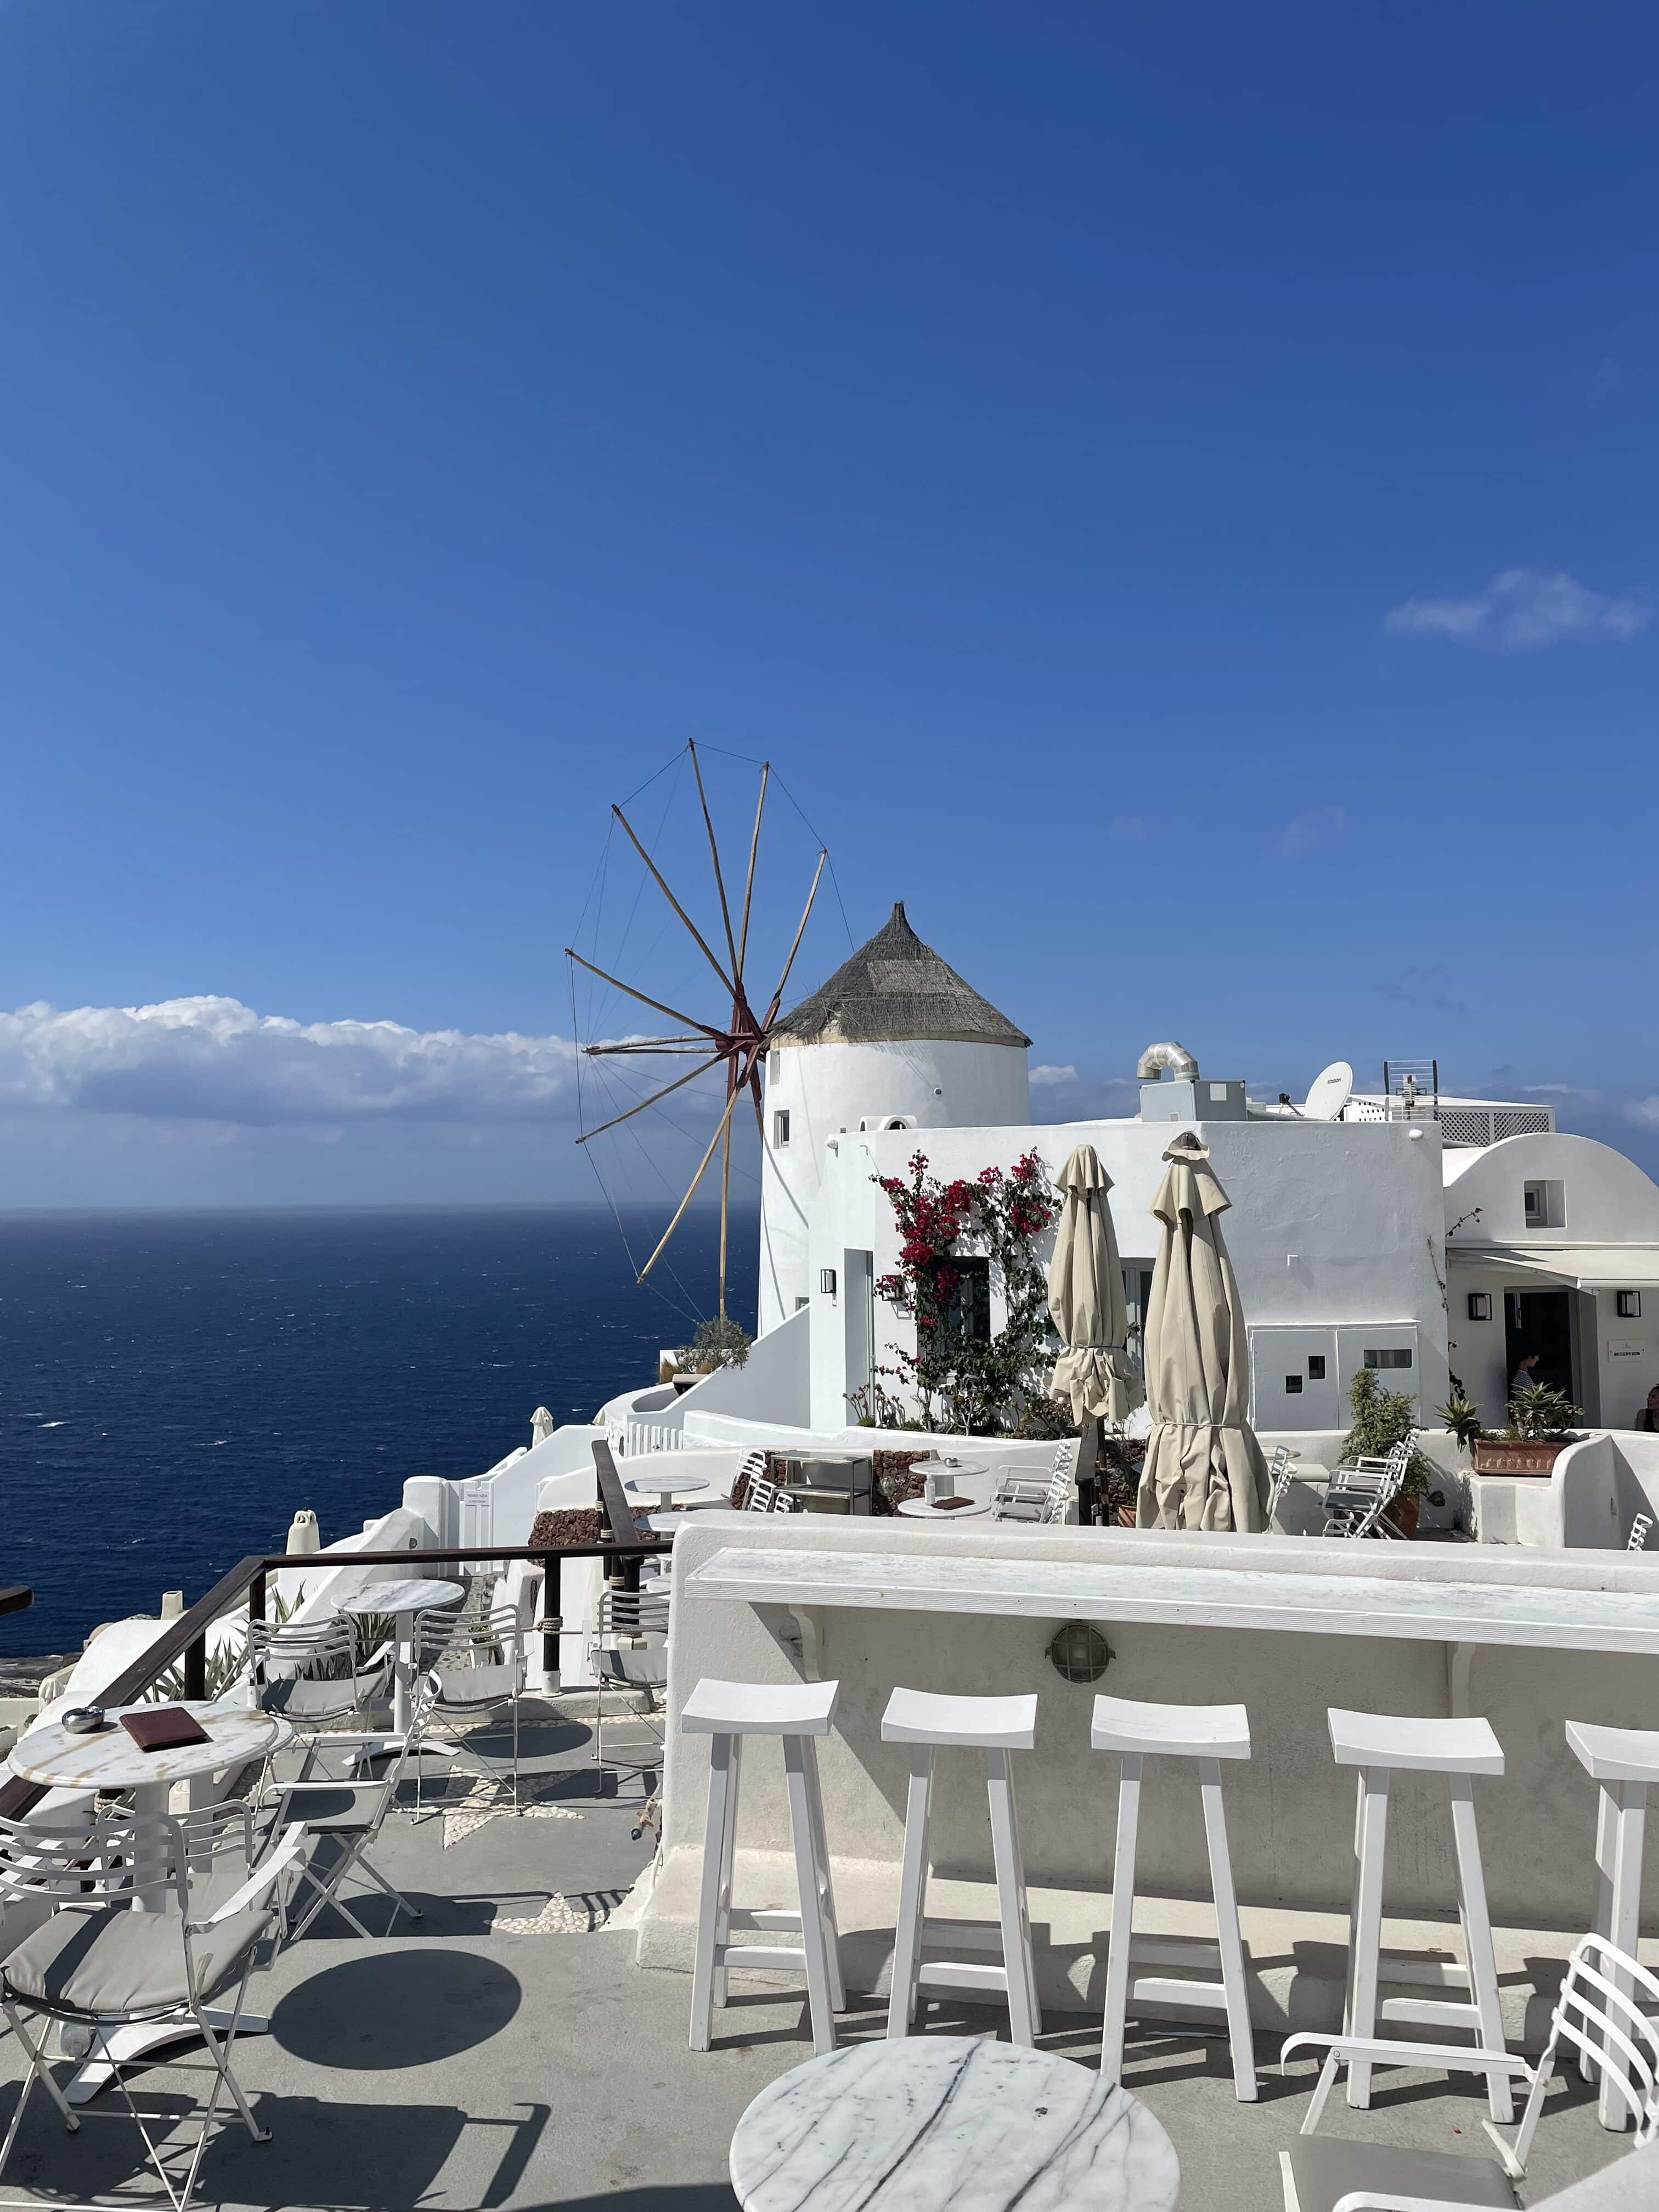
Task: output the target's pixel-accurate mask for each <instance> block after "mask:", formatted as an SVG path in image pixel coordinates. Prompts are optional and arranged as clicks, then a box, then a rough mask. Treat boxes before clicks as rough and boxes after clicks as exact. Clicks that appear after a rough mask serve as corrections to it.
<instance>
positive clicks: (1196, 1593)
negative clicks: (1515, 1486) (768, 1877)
mask: <svg viewBox="0 0 1659 2212" xmlns="http://www.w3.org/2000/svg"><path fill="white" fill-rule="evenodd" d="M685 1589H686V1594H687V1595H689V1596H693V1597H700V1598H701V1597H709V1598H720V1599H726V1600H729V1601H733V1602H735V1603H739V1604H745V1605H782V1606H787V1607H791V1608H796V1607H806V1606H853V1607H870V1608H873V1609H876V1610H884V1611H888V1612H895V1613H1012V1614H1015V1615H1020V1616H1024V1618H1026V1619H1030V1620H1100V1621H1113V1620H1120V1621H1158V1622H1169V1623H1172V1624H1175V1625H1176V1626H1182V1627H1188V1628H1261V1629H1273V1630H1278V1631H1281V1632H1288V1633H1290V1634H1291V1635H1297V1636H1382V1637H1401V1638H1410V1639H1413V1640H1415V1641H1417V1642H1420V1643H1430V1644H1522V1645H1534V1646H1548V1647H1553V1648H1554V1649H1557V1650H1569V1651H1622V1652H1629V1653H1632V1654H1636V1653H1638V1652H1644V1653H1656V1654H1659V1597H1650V1596H1647V1595H1637V1594H1633V1593H1632V1592H1629V1591H1626V1590H1605V1589H1552V1588H1549V1587H1547V1586H1533V1587H1527V1586H1520V1587H1517V1586H1516V1584H1514V1583H1509V1584H1507V1585H1504V1584H1493V1583H1455V1582H1441V1583H1417V1582H1401V1581H1395V1580H1393V1579H1392V1578H1385V1577H1382V1576H1370V1575H1355V1574H1353V1573H1352V1572H1350V1573H1347V1574H1343V1575H1322V1574H1308V1573H1302V1572H1298V1573H1295V1574H1287V1573H1273V1572H1272V1571H1265V1570H1259V1569H1248V1568H1238V1567H1223V1566H1212V1567H1203V1568H1197V1567H1175V1566H1166V1565H1155V1564H1154V1563H1153V1562H1152V1560H1150V1559H1149V1560H1148V1561H1147V1562H1146V1565H1134V1566H1108V1565H1083V1564H1081V1563H1079V1564H1078V1565H1068V1564H1066V1563H1065V1562H1063V1561H1056V1560H1054V1559H1016V1558H1012V1557H1006V1556H1003V1557H995V1558H992V1557H987V1556H983V1555H980V1556H963V1555H961V1554H957V1555H956V1556H954V1557H951V1558H949V1559H946V1558H944V1557H942V1556H938V1555H928V1554H926V1553H908V1554H899V1553H880V1554H877V1553H832V1552H823V1551H810V1550H801V1551H782V1550H758V1549H757V1550H750V1549H749V1548H748V1547H736V1546H728V1547H726V1548H724V1549H722V1550H720V1551H719V1552H716V1553H714V1557H713V1558H712V1559H708V1560H707V1561H706V1562H705V1563H704V1564H703V1565H702V1566H700V1567H698V1568H696V1570H695V1571H693V1572H692V1573H691V1574H690V1575H689V1576H688V1577H687V1578H686V1583H685Z"/></svg>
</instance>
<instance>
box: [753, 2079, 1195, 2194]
mask: <svg viewBox="0 0 1659 2212" xmlns="http://www.w3.org/2000/svg"><path fill="white" fill-rule="evenodd" d="M731 2165H732V2188H733V2189H734V2190H735V2191H737V2194H738V2203H740V2204H742V2206H743V2207H744V2212H945V2207H946V2206H949V2207H950V2208H951V2212H1008V2208H1009V2207H1010V2206H1012V2205H1014V2204H1016V2203H1017V2204H1018V2207H1019V2212H1174V2208H1175V2203H1176V2197H1177V2196H1178V2195H1179V2194H1180V2189H1181V2166H1180V2164H1179V2161H1178V2160H1176V2154H1175V2149H1174V2146H1173V2145H1172V2144H1171V2143H1170V2138H1169V2137H1168V2136H1166V2135H1165V2134H1164V2130H1163V2129H1162V2128H1161V2127H1160V2126H1159V2124H1158V2122H1157V2121H1156V2120H1155V2119H1154V2118H1152V2114H1151V2113H1150V2112H1148V2111H1147V2110H1146V2106H1144V2105H1142V2104H1139V2103H1138V2102H1137V2100H1135V2099H1134V2098H1133V2097H1132V2096H1131V2095H1130V2094H1129V2093H1128V2091H1127V2089H1124V2088H1121V2087H1118V2086H1117V2085H1116V2084H1115V2083H1108V2082H1104V2081H1102V2080H1101V2078H1100V2076H1099V2075H1098V2074H1097V2073H1095V2072H1093V2071H1092V2070H1091V2069H1090V2068H1088V2067H1085V2066H1079V2065H1077V2064H1076V2063H1074V2062H1073V2060H1071V2059H1069V2058H1056V2057H1051V2056H1050V2055H1049V2054H1048V2052H1047V2051H1025V2050H1022V2049H1020V2048H1019V2047H1018V2045H1014V2044H1011V2043H989V2042H983V2043H981V2042H976V2041H973V2040H971V2039H969V2038H968V2037H966V2036H958V2035H913V2036H907V2037H903V2038H902V2039H899V2040H897V2041H896V2042H883V2043H861V2044H854V2045H850V2046H848V2047H847V2048H845V2049H842V2050H840V2051H830V2052H829V2053H828V2054H827V2056H825V2057H822V2058H813V2059H809V2060H808V2062H807V2063H806V2064H805V2066H797V2067H796V2068H795V2069H794V2071H793V2073H791V2074H786V2075H783V2076H782V2077H781V2080H779V2081H774V2082H773V2084H772V2085H771V2087H769V2088H768V2089H763V2090H762V2092H761V2093H760V2095H759V2096H758V2097H757V2098H756V2100H755V2101H754V2103H753V2104H752V2105H750V2107H749V2109H748V2111H747V2112H745V2113H744V2116H743V2118H741V2119H740V2120H739V2121H738V2129H737V2133H736V2134H735V2135H734V2136H732V2161H731Z"/></svg>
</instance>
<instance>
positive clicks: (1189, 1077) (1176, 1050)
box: [1135, 1042, 1198, 1083]
mask: <svg viewBox="0 0 1659 2212" xmlns="http://www.w3.org/2000/svg"><path fill="white" fill-rule="evenodd" d="M1166 1067H1167V1068H1168V1069H1169V1071H1170V1074H1171V1075H1173V1076H1175V1077H1176V1079H1177V1080H1178V1081H1181V1082H1185V1083H1196V1082H1197V1080H1198V1062H1197V1061H1196V1060H1194V1058H1193V1056H1192V1054H1191V1053H1189V1052H1188V1049H1187V1048H1186V1046H1185V1045H1184V1044H1176V1043H1174V1042H1168V1043H1164V1044H1149V1045H1148V1046H1147V1048H1146V1051H1145V1052H1143V1053H1142V1054H1141V1055H1140V1058H1139V1060H1137V1061H1136V1062H1135V1079H1136V1080H1137V1081H1138V1082H1140V1083H1156V1082H1157V1081H1158V1076H1159V1074H1160V1073H1162V1071H1163V1070H1164V1068H1166Z"/></svg>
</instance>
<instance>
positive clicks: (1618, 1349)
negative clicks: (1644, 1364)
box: [1607, 1336, 1647, 1359]
mask: <svg viewBox="0 0 1659 2212" xmlns="http://www.w3.org/2000/svg"><path fill="white" fill-rule="evenodd" d="M1646 1350H1647V1346H1646V1345H1644V1343H1642V1342H1641V1341H1640V1340H1639V1339H1638V1338H1637V1337H1633V1336H1610V1337H1609V1338H1608V1339H1607V1358H1609V1359H1640V1358H1641V1357H1642V1356H1643V1354H1644V1352H1646Z"/></svg>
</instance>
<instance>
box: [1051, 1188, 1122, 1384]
mask: <svg viewBox="0 0 1659 2212" xmlns="http://www.w3.org/2000/svg"><path fill="white" fill-rule="evenodd" d="M1111 1187H1112V1178H1111V1177H1110V1176H1109V1175H1108V1174H1107V1172H1106V1170H1105V1169H1104V1168H1103V1167H1102V1165H1101V1164H1100V1159H1099V1157H1098V1155H1097V1152H1096V1151H1095V1148H1094V1146H1092V1145H1079V1146H1076V1147H1075V1148H1074V1150H1073V1152H1070V1153H1069V1154H1068V1155H1067V1157H1066V1164H1065V1166H1064V1167H1063V1168H1061V1170H1060V1173H1059V1175H1058V1176H1056V1178H1055V1181H1054V1188H1055V1189H1056V1190H1058V1191H1059V1193H1060V1227H1059V1229H1058V1231H1056V1232H1055V1236H1054V1259H1053V1261H1052V1262H1051V1263H1050V1266H1049V1268H1048V1311H1049V1313H1050V1314H1051V1315H1052V1316H1054V1327H1055V1328H1057V1329H1058V1330H1059V1331H1060V1337H1061V1339H1062V1340H1063V1342H1064V1345H1065V1349H1064V1350H1063V1351H1062V1352H1061V1353H1060V1358H1058V1359H1057V1360H1056V1361H1055V1363H1054V1378H1053V1380H1052V1382H1051V1383H1049V1386H1048V1395H1049V1396H1050V1397H1051V1398H1055V1399H1058V1401H1060V1404H1061V1405H1062V1406H1069V1407H1071V1411H1072V1419H1073V1420H1074V1421H1077V1422H1079V1423H1081V1422H1083V1421H1085V1420H1086V1419H1088V1417H1089V1416H1090V1415H1091V1413H1093V1414H1097V1415H1098V1416H1100V1417H1101V1418H1102V1419H1105V1420H1109V1421H1121V1420H1122V1419H1124V1418H1125V1416H1126V1415H1127V1414H1128V1413H1132V1412H1133V1410H1134V1408H1135V1407H1137V1406H1138V1405H1139V1403H1140V1385H1139V1382H1138V1381H1137V1380H1136V1377H1135V1372H1134V1370H1133V1366H1132V1365H1131V1364H1130V1361H1129V1353H1128V1349H1127V1340H1128V1334H1129V1316H1128V1310H1127V1307H1126V1306H1125V1304H1124V1302H1123V1269H1122V1267H1121V1266H1120V1264H1119V1261H1118V1256H1117V1237H1116V1234H1115V1231H1114V1230H1113V1228H1112V1209H1111V1207H1110V1206H1109V1204H1108V1202H1107V1196H1106V1194H1107V1193H1108V1191H1109V1190H1110V1188H1111Z"/></svg>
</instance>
